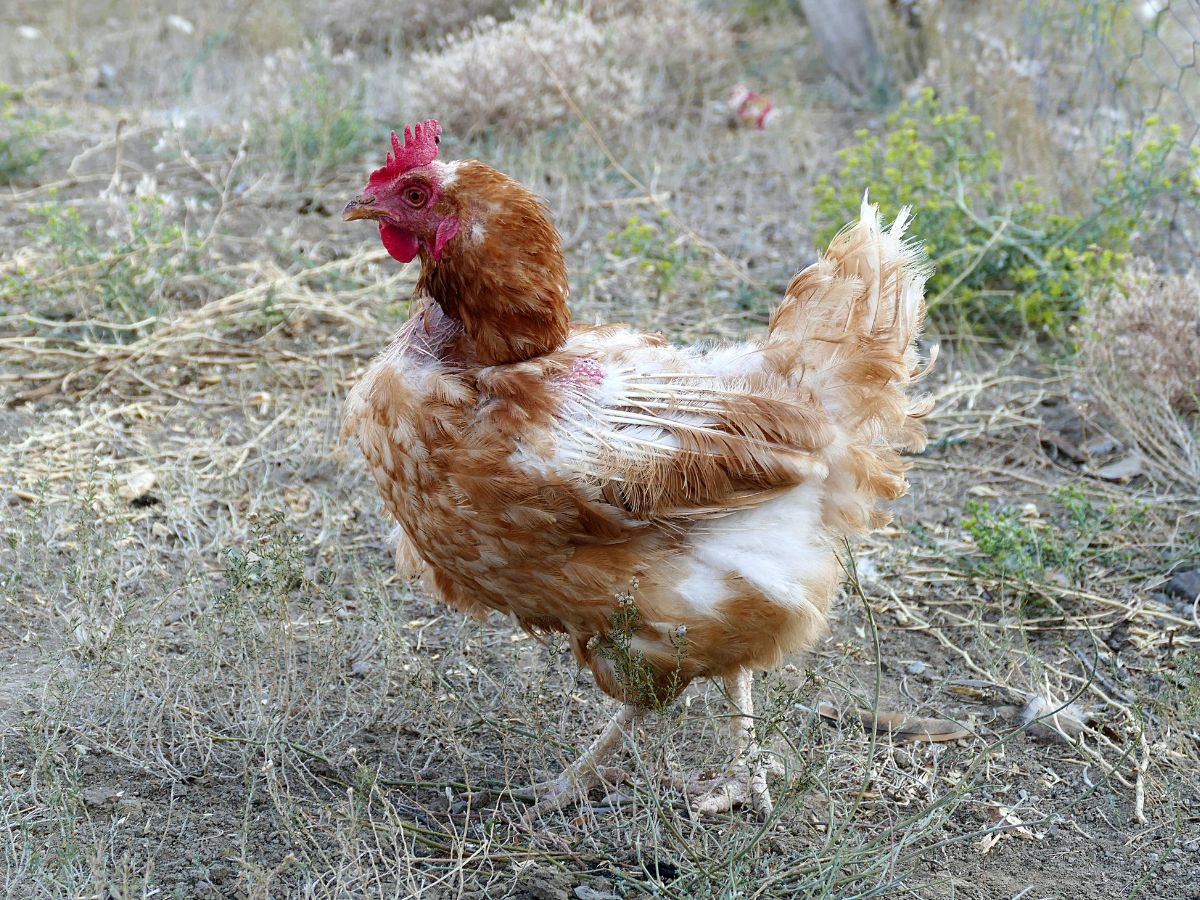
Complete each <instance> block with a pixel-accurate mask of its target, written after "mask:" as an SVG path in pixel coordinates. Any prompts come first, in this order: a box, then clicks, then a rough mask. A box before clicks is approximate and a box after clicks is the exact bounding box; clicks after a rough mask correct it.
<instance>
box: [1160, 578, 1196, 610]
mask: <svg viewBox="0 0 1200 900" xmlns="http://www.w3.org/2000/svg"><path fill="white" fill-rule="evenodd" d="M1163 590H1164V591H1165V592H1166V594H1167V596H1169V597H1173V598H1174V599H1176V600H1180V601H1183V602H1185V603H1187V604H1189V605H1190V604H1192V603H1195V602H1196V597H1197V596H1200V569H1187V570H1186V571H1183V572H1176V573H1175V574H1174V575H1172V576H1171V580H1170V581H1168V582H1167V586H1166V587H1165V588H1164V589H1163Z"/></svg>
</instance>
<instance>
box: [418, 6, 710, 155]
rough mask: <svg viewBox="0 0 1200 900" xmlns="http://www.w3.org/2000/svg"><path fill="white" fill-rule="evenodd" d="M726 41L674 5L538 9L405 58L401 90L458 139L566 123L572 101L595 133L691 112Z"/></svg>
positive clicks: (481, 24)
mask: <svg viewBox="0 0 1200 900" xmlns="http://www.w3.org/2000/svg"><path fill="white" fill-rule="evenodd" d="M728 43H729V41H728V36H727V33H726V32H725V30H724V28H723V27H721V25H720V23H719V22H718V21H717V20H715V19H713V18H711V17H709V16H707V15H705V14H702V13H700V12H698V11H696V10H694V9H693V8H692V7H691V6H690V5H688V4H687V3H684V2H681V0H670V2H666V3H663V4H661V5H659V6H656V7H655V8H654V9H653V10H650V11H627V10H625V9H624V8H623V7H620V6H615V7H613V6H610V7H608V8H604V7H603V6H602V5H601V6H600V7H598V8H597V9H596V10H592V11H590V12H589V13H585V12H582V11H579V10H568V11H563V10H561V9H559V8H557V7H555V6H554V5H551V4H546V5H541V6H537V7H534V8H533V9H530V10H526V11H524V12H522V13H520V14H519V15H518V16H517V18H515V19H513V20H511V21H508V22H500V23H497V22H496V21H495V20H493V19H482V20H480V21H478V22H476V23H475V24H474V25H473V26H472V27H471V28H469V29H468V30H467V31H465V32H463V33H462V34H460V35H458V36H455V37H451V38H449V39H447V40H446V42H445V43H444V44H443V46H442V47H441V48H439V49H438V50H434V51H428V52H425V53H420V54H417V55H415V56H414V57H413V61H412V71H413V72H414V73H415V74H414V75H413V76H412V78H411V81H410V84H409V89H410V92H411V93H412V95H413V98H414V101H415V102H416V104H417V105H418V106H420V107H421V108H427V109H430V110H437V111H438V112H439V114H440V116H441V117H442V118H443V119H444V123H443V124H446V125H447V126H448V127H450V128H452V129H454V130H455V131H456V132H459V133H460V134H465V135H475V134H479V133H482V132H484V131H499V132H506V133H510V134H513V133H524V132H530V131H537V130H541V129H545V128H549V127H552V126H555V125H560V124H563V123H566V122H570V121H573V120H574V119H575V118H576V114H575V111H574V109H573V108H572V101H573V102H574V103H575V104H577V105H578V106H579V108H580V109H581V110H582V111H583V113H584V114H585V115H586V116H588V118H589V119H590V120H591V121H592V122H593V123H595V124H596V125H597V126H598V127H600V128H614V127H616V126H619V125H621V124H623V123H625V122H628V121H630V120H631V119H633V118H637V117H640V116H646V115H654V114H657V115H669V114H677V113H679V112H680V111H682V110H684V109H686V108H689V107H692V106H695V105H696V101H697V89H698V87H699V86H700V85H701V84H702V82H703V81H704V80H705V79H707V78H708V77H710V73H711V72H712V71H713V70H716V69H717V68H718V66H719V65H720V60H721V59H723V58H724V57H725V56H726V53H727V45H728ZM543 63H544V65H543ZM564 92H565V93H566V94H567V95H568V96H569V97H570V100H568V99H567V98H566V97H564V96H563V94H564Z"/></svg>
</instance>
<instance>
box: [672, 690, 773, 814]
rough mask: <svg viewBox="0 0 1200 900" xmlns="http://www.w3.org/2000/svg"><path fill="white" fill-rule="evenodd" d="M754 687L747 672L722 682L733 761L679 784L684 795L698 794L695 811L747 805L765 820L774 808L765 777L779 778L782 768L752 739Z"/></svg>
mask: <svg viewBox="0 0 1200 900" xmlns="http://www.w3.org/2000/svg"><path fill="white" fill-rule="evenodd" d="M753 684H754V678H753V675H752V674H751V672H750V670H749V669H739V670H738V673H737V674H736V675H734V676H733V677H732V678H726V679H725V691H726V693H728V695H729V700H730V702H731V703H732V704H733V706H734V714H733V715H732V716H731V717H730V719H729V728H730V734H731V737H732V739H733V746H734V748H735V752H734V756H733V762H732V763H731V764H730V765H729V766H728V768H726V770H725V772H724V773H723V774H721V775H718V776H716V777H715V778H690V779H687V780H686V781H684V782H682V784H681V785H680V786H681V787H682V788H683V789H684V791H685V792H686V793H688V794H689V795H692V796H695V795H699V799H698V800H696V801H695V803H694V807H693V808H694V809H695V810H696V811H697V812H700V813H706V814H711V813H718V812H727V811H729V810H730V809H733V808H734V807H735V806H740V805H742V804H746V803H748V804H749V805H750V806H751V807H752V808H753V809H754V812H755V814H756V815H757V816H758V817H759V818H760V819H762V820H766V819H767V818H769V817H770V815H771V812H772V810H773V809H774V804H773V803H772V801H771V791H770V789H769V788H768V787H767V776H768V775H774V776H781V775H783V774H784V769H783V766H782V764H781V763H780V762H779V760H777V759H775V758H774V757H773V756H770V755H769V754H767V753H764V752H763V750H762V748H761V747H759V745H758V739H757V738H756V737H755V734H754V698H753V696H752V694H751V689H752V687H753Z"/></svg>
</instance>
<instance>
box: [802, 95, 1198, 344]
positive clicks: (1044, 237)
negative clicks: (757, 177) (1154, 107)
mask: <svg viewBox="0 0 1200 900" xmlns="http://www.w3.org/2000/svg"><path fill="white" fill-rule="evenodd" d="M1156 128H1157V123H1156V122H1155V121H1154V120H1149V121H1148V122H1147V126H1146V129H1145V130H1143V132H1142V133H1141V134H1140V135H1134V133H1133V132H1128V133H1127V134H1126V135H1124V136H1123V137H1122V139H1121V143H1122V145H1123V146H1117V145H1114V146H1113V147H1110V148H1109V150H1108V152H1107V154H1106V156H1105V165H1104V176H1103V178H1104V180H1103V183H1102V185H1101V187H1100V189H1099V190H1098V192H1097V194H1096V197H1095V200H1094V203H1093V205H1092V208H1090V209H1089V210H1087V211H1086V213H1068V212H1065V211H1062V210H1056V209H1052V208H1050V206H1049V205H1048V204H1047V203H1046V202H1045V200H1044V199H1043V198H1042V197H1041V195H1040V192H1039V191H1038V190H1037V188H1036V187H1035V186H1034V185H1033V184H1032V183H1031V182H1029V181H1024V180H1016V181H1013V182H1011V183H1007V184H1006V182H1005V177H1004V166H1003V160H1002V159H1001V155H1000V151H999V150H998V148H997V145H996V141H995V135H994V134H992V133H991V132H989V131H986V130H984V129H983V128H982V126H981V122H980V119H979V117H978V116H976V115H973V114H972V113H971V112H970V111H968V110H967V109H965V108H963V107H959V108H957V109H953V110H950V111H945V110H943V109H942V108H941V106H940V105H939V103H938V101H937V100H936V99H935V97H934V94H933V92H932V91H928V90H927V91H925V92H924V93H922V94H921V96H920V97H919V98H918V99H917V100H915V101H913V102H911V103H905V104H903V105H902V106H900V108H899V109H897V110H896V111H895V112H893V113H892V114H891V115H890V116H888V118H887V120H886V127H885V131H884V134H883V135H882V136H880V135H874V134H871V133H870V132H868V131H865V130H863V131H859V132H857V134H856V137H857V139H858V142H857V143H855V144H852V145H851V146H849V147H846V148H845V149H843V150H842V151H840V152H839V153H838V158H839V160H840V161H841V169H840V171H839V173H838V175H837V178H836V181H835V180H833V179H831V178H829V177H828V176H825V177H822V178H821V179H820V180H819V182H818V186H817V203H816V207H815V210H814V220H815V222H816V224H817V225H818V227H819V229H820V230H819V234H818V240H819V241H820V242H821V243H822V244H824V243H827V242H828V241H829V239H830V238H832V237H833V235H834V234H835V233H836V231H837V229H838V228H840V227H841V226H842V225H844V224H845V223H846V222H847V221H849V220H850V219H852V218H853V217H854V215H855V214H856V213H857V209H858V204H859V202H860V201H861V199H862V194H863V191H864V190H867V191H868V193H869V194H870V197H871V199H872V200H873V201H874V202H877V203H879V204H880V208H881V210H882V211H883V212H884V214H885V215H886V216H888V217H890V216H894V215H895V214H896V213H897V212H898V211H899V209H900V207H902V206H906V205H907V206H911V207H912V208H913V210H914V213H915V216H916V224H915V226H914V229H913V231H914V234H916V236H917V237H918V238H919V239H920V240H921V241H922V242H923V243H924V245H925V247H926V250H927V251H928V253H929V256H930V259H931V260H932V261H933V263H934V266H935V272H934V275H933V276H932V277H931V278H930V280H929V284H928V290H929V298H930V303H929V308H930V315H931V317H932V318H933V319H934V320H935V321H936V322H937V323H939V324H941V325H943V326H950V327H954V328H957V329H958V330H959V331H964V332H977V331H984V332H993V333H1006V332H1011V331H1013V330H1016V329H1019V328H1022V327H1034V328H1037V329H1041V330H1045V331H1048V332H1050V333H1052V334H1056V335H1061V334H1063V333H1064V332H1065V329H1066V326H1068V325H1069V324H1070V323H1071V321H1072V320H1073V319H1074V318H1075V317H1076V316H1077V314H1078V313H1079V312H1080V310H1081V309H1082V308H1083V306H1084V304H1085V301H1086V299H1087V298H1088V297H1089V296H1091V294H1092V293H1093V292H1094V291H1095V290H1096V289H1097V288H1098V287H1102V286H1104V285H1107V284H1109V283H1110V282H1111V281H1112V279H1113V277H1114V276H1115V274H1116V273H1117V271H1118V270H1119V268H1120V266H1121V264H1122V262H1123V260H1124V258H1125V256H1126V254H1127V253H1128V251H1129V247H1130V240H1131V237H1132V236H1133V234H1134V233H1135V227H1136V224H1137V221H1138V217H1139V216H1140V215H1141V213H1142V211H1143V210H1144V209H1146V207H1147V206H1148V205H1149V204H1150V203H1152V202H1153V200H1154V199H1155V198H1156V197H1158V196H1161V195H1162V194H1163V193H1169V192H1180V191H1190V192H1192V193H1195V190H1196V186H1195V185H1194V184H1193V183H1192V181H1194V180H1195V179H1194V176H1192V175H1191V174H1190V172H1191V168H1190V167H1188V166H1183V167H1178V168H1177V170H1176V174H1173V175H1172V174H1168V172H1169V170H1168V167H1167V166H1166V162H1167V160H1168V158H1173V157H1174V155H1175V154H1176V151H1177V150H1178V148H1179V132H1178V130H1175V129H1164V130H1162V131H1158V130H1156ZM1192 156H1193V159H1194V158H1195V154H1194V153H1193V154H1192ZM1118 160H1123V161H1124V162H1118Z"/></svg>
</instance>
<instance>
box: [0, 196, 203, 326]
mask: <svg viewBox="0 0 1200 900" xmlns="http://www.w3.org/2000/svg"><path fill="white" fill-rule="evenodd" d="M125 212H126V216H125V217H124V218H125V221H124V223H118V224H116V225H115V226H114V227H112V228H110V229H107V230H106V229H105V228H104V227H103V225H101V224H98V225H91V224H89V223H86V222H84V220H83V218H82V217H81V216H80V214H79V209H78V208H77V207H75V206H70V205H67V204H64V203H62V202H59V201H57V200H55V199H53V195H52V199H51V201H50V202H49V203H46V204H44V205H43V206H40V207H38V208H37V209H35V210H34V215H35V216H37V217H38V218H39V219H40V220H41V223H40V224H39V225H37V226H36V227H34V228H32V229H30V230H29V231H28V232H27V236H28V237H29V239H30V240H31V241H34V242H35V243H36V244H38V245H41V247H43V248H44V249H46V250H47V251H49V252H48V253H47V254H46V255H45V256H43V257H42V258H41V259H40V260H39V261H37V262H35V263H34V264H33V265H32V266H31V267H30V268H28V269H17V270H15V272H14V273H13V274H11V275H9V276H8V277H7V278H6V279H5V282H6V283H5V284H4V288H5V289H6V291H8V292H9V294H10V296H12V297H15V298H20V299H24V300H25V301H26V303H27V304H28V307H29V308H31V309H32V310H33V311H34V313H35V315H36V316H37V317H38V318H41V319H51V320H55V321H57V322H61V323H62V327H61V329H57V330H58V332H59V334H60V335H61V336H63V337H77V336H83V337H90V338H101V339H106V340H119V341H129V340H133V339H135V338H136V337H137V336H138V335H139V334H141V333H143V332H144V331H145V330H147V329H149V328H150V327H151V326H152V325H153V324H154V322H155V320H156V318H157V317H158V316H159V315H161V314H162V313H164V312H165V311H166V310H167V309H168V308H169V306H170V300H171V299H172V292H173V291H174V290H175V289H176V288H177V285H176V284H175V279H177V278H178V277H179V276H182V275H186V274H190V273H195V272H197V271H198V269H199V259H198V251H199V240H198V239H197V238H195V237H194V236H192V235H189V234H188V233H187V232H185V231H184V229H183V228H182V226H180V225H179V224H177V223H176V222H175V221H174V220H173V218H172V217H171V216H170V215H169V214H168V203H167V199H166V198H165V197H164V196H162V195H161V194H158V193H149V194H146V195H144V196H140V197H138V198H136V199H134V200H131V201H130V202H129V203H128V204H127V206H126V209H125ZM42 327H43V328H45V327H52V326H46V325H44V324H43V326H42Z"/></svg>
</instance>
